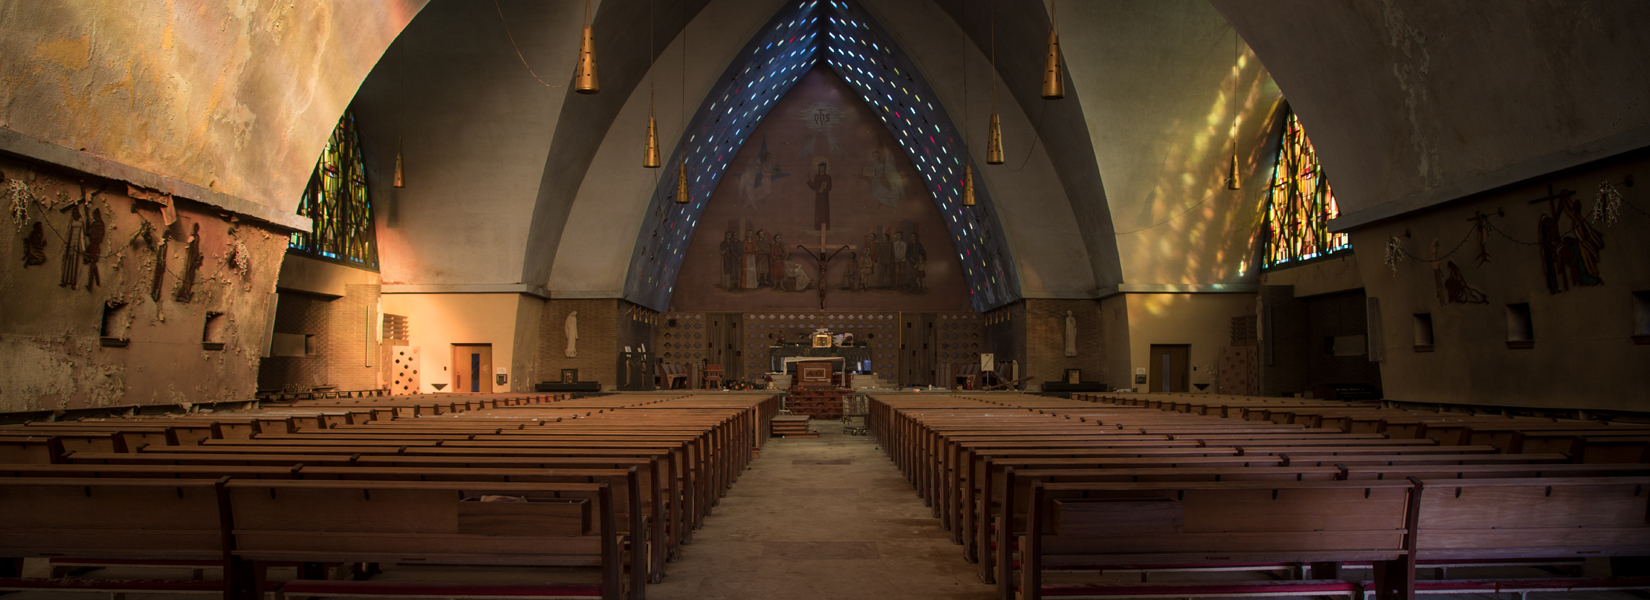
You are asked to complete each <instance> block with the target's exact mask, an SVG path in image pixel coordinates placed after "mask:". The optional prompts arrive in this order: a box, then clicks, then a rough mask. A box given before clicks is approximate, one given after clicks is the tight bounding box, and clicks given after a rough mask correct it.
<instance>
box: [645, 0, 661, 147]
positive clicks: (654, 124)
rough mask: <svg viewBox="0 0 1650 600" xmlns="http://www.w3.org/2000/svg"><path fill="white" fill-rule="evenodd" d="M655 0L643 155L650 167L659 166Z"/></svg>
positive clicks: (649, 21)
mask: <svg viewBox="0 0 1650 600" xmlns="http://www.w3.org/2000/svg"><path fill="white" fill-rule="evenodd" d="M653 35H654V33H653V0H647V64H648V67H647V153H646V154H645V155H643V156H642V166H643V167H645V168H649V169H657V168H659V164H660V163H659V123H658V121H657V120H655V119H654V118H653V81H654V80H655V79H656V78H657V77H658V74H657V73H654V72H653V70H654V67H655V66H656V65H657V64H658V61H657V60H655V57H654V55H653Z"/></svg>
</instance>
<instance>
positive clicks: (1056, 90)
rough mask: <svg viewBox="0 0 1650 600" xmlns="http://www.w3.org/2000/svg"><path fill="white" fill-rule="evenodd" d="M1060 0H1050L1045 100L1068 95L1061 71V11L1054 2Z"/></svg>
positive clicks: (1044, 87)
mask: <svg viewBox="0 0 1650 600" xmlns="http://www.w3.org/2000/svg"><path fill="white" fill-rule="evenodd" d="M1057 1H1058V0H1049V2H1048V13H1049V19H1048V22H1049V30H1048V59H1047V61H1046V62H1045V63H1044V65H1043V98H1044V99H1045V100H1059V99H1061V98H1064V97H1066V77H1065V74H1063V73H1061V72H1060V21H1059V11H1058V9H1057V8H1055V6H1054V4H1055V2H1057Z"/></svg>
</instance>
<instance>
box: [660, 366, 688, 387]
mask: <svg viewBox="0 0 1650 600" xmlns="http://www.w3.org/2000/svg"><path fill="white" fill-rule="evenodd" d="M659 367H660V369H661V371H660V372H659V375H658V377H659V379H660V380H659V381H657V382H656V383H659V384H662V386H663V387H664V389H667V390H674V389H676V382H678V381H680V382H682V387H684V388H685V387H687V384H688V380H687V374H686V373H683V372H682V366H681V365H678V364H674V363H667V362H664V361H662V360H661V361H659Z"/></svg>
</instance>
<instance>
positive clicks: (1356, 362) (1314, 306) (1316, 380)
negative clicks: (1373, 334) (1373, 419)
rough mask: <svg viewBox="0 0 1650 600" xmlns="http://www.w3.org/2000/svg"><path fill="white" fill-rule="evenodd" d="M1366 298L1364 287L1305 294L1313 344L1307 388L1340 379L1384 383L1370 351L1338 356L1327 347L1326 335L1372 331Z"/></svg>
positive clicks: (1309, 354)
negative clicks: (1350, 290)
mask: <svg viewBox="0 0 1650 600" xmlns="http://www.w3.org/2000/svg"><path fill="white" fill-rule="evenodd" d="M1364 298H1365V297H1364V292H1363V290H1361V289H1360V290H1357V291H1352V292H1343V293H1338V294H1323V295H1321V296H1312V297H1309V298H1304V300H1305V301H1306V305H1307V315H1308V322H1307V330H1308V335H1309V337H1310V341H1311V343H1312V345H1313V347H1312V351H1311V352H1310V353H1308V357H1309V359H1308V361H1307V367H1308V370H1307V373H1308V374H1307V378H1306V382H1305V384H1306V389H1312V388H1313V387H1314V386H1318V385H1327V384H1336V383H1362V384H1368V385H1373V386H1375V387H1377V388H1379V387H1381V366H1380V363H1373V362H1369V356H1368V355H1367V354H1363V355H1359V356H1334V355H1332V354H1330V352H1329V350H1328V348H1326V345H1327V342H1326V339H1325V338H1330V337H1335V336H1345V335H1367V334H1368V332H1369V328H1368V315H1367V314H1366V312H1365V300H1364Z"/></svg>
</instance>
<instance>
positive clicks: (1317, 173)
mask: <svg viewBox="0 0 1650 600" xmlns="http://www.w3.org/2000/svg"><path fill="white" fill-rule="evenodd" d="M1338 216H1340V208H1339V207H1338V206H1337V205H1336V204H1335V193H1334V190H1333V189H1332V188H1331V187H1330V185H1329V180H1328V178H1326V177H1325V176H1324V172H1323V165H1321V164H1319V163H1318V154H1317V152H1315V151H1313V149H1312V141H1311V140H1310V139H1309V138H1307V136H1306V131H1305V129H1303V128H1302V127H1301V123H1300V119H1299V118H1298V117H1297V116H1296V115H1295V111H1294V110H1293V109H1287V108H1286V109H1285V117H1284V124H1283V139H1282V140H1281V143H1280V144H1278V158H1277V163H1276V164H1275V165H1273V167H1272V179H1271V186H1270V189H1269V190H1268V191H1267V196H1266V246H1265V249H1264V251H1263V254H1262V256H1261V268H1262V269H1271V268H1278V267H1288V266H1294V265H1296V264H1300V263H1302V262H1304V261H1309V260H1313V259H1317V258H1322V257H1325V256H1330V255H1332V254H1336V253H1340V252H1346V251H1350V250H1351V249H1352V240H1351V238H1349V237H1348V236H1347V235H1346V234H1344V233H1333V232H1330V231H1329V220H1330V219H1333V218H1335V217H1338Z"/></svg>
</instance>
